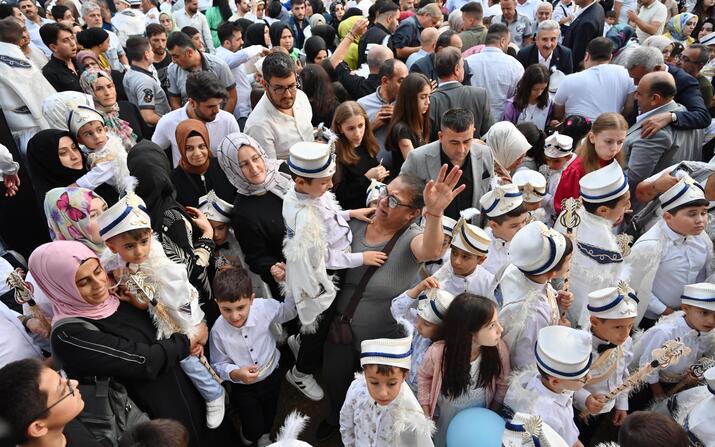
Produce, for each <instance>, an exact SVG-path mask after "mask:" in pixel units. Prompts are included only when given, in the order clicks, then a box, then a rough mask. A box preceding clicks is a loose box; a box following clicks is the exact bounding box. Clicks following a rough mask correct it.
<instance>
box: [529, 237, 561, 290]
mask: <svg viewBox="0 0 715 447" xmlns="http://www.w3.org/2000/svg"><path fill="white" fill-rule="evenodd" d="M564 244H565V246H564V253H563V254H562V255H561V259H560V260H559V262H557V263H556V264H555V265H554V266H553V267H552V268H551V269H549V271H547V272H545V273H542V274H540V275H529V274H527V275H526V276H527V277H528V278H529V279H531V280H532V281H534V282H536V283H539V284H546V283H547V282H548V281H551V280H552V279H556V278H563V276H564V274H565V273H566V272H567V271H568V270H569V268H570V267H571V258H572V256H573V243H572V242H571V239H569V238H564Z"/></svg>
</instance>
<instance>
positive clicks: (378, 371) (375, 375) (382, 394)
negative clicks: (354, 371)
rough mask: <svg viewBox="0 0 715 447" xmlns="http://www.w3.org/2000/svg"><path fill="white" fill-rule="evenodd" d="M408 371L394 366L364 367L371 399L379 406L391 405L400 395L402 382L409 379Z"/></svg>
mask: <svg viewBox="0 0 715 447" xmlns="http://www.w3.org/2000/svg"><path fill="white" fill-rule="evenodd" d="M407 371H408V370H406V369H404V368H399V367H397V366H392V365H378V364H368V365H363V372H364V374H365V383H366V384H367V392H368V393H370V397H372V398H373V399H374V400H375V402H376V403H377V404H378V405H381V406H385V405H389V404H390V402H392V401H393V400H395V398H396V397H397V395H398V394H400V389H401V388H402V382H404V381H405V378H406V377H407Z"/></svg>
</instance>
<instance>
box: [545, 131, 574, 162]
mask: <svg viewBox="0 0 715 447" xmlns="http://www.w3.org/2000/svg"><path fill="white" fill-rule="evenodd" d="M572 153H573V138H571V137H570V136H568V135H562V134H560V133H558V132H554V133H552V134H551V135H549V136H548V137H546V140H544V155H546V156H547V157H550V158H561V157H566V156H569V155H571V154H572Z"/></svg>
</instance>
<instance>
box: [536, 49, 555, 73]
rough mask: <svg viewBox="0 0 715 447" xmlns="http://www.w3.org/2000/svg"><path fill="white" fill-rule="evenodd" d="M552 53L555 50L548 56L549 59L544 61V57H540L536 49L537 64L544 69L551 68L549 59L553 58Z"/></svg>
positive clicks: (539, 52)
mask: <svg viewBox="0 0 715 447" xmlns="http://www.w3.org/2000/svg"><path fill="white" fill-rule="evenodd" d="M554 51H556V50H553V51H551V54H549V57H548V58H546V59H544V56H542V55H541V51H539V49H538V48H537V49H536V54H538V55H539V63H540V64H541V65H543V66H544V67H546V68H551V58H552V57H554Z"/></svg>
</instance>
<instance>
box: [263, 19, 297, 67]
mask: <svg viewBox="0 0 715 447" xmlns="http://www.w3.org/2000/svg"><path fill="white" fill-rule="evenodd" d="M268 33H269V34H270V36H271V45H273V46H274V47H283V48H284V49H285V50H286V51H287V52H288V54H289V55H290V58H291V59H293V61H294V62H295V61H297V60H298V59H299V58H300V51H299V50H298V49H297V48H293V40H294V38H295V36H293V31H292V30H291V29H290V26H288V24H287V23H285V22H274V23H273V24H272V25H271V27H270V29H269V31H268Z"/></svg>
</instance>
